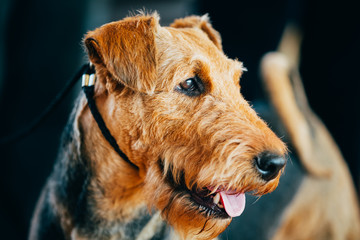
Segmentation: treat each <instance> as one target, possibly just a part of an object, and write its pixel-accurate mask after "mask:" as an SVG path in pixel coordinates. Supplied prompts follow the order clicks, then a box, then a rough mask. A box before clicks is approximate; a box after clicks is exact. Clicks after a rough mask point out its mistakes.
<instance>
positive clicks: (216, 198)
mask: <svg viewBox="0 0 360 240" xmlns="http://www.w3.org/2000/svg"><path fill="white" fill-rule="evenodd" d="M213 201H214V203H215V204H218V203H219V201H220V194H219V193H217V194H216V195H215V197H214V198H213Z"/></svg>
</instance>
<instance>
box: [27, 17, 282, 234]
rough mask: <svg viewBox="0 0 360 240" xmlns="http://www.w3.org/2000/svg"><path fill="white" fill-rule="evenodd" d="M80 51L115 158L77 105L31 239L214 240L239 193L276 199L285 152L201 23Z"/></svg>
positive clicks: (106, 30) (153, 26) (138, 31)
mask: <svg viewBox="0 0 360 240" xmlns="http://www.w3.org/2000/svg"><path fill="white" fill-rule="evenodd" d="M84 44H85V46H86V49H87V51H88V54H89V59H90V61H91V63H92V64H93V65H94V67H95V72H96V82H95V90H94V96H93V99H94V100H95V102H96V107H97V111H98V113H99V114H98V115H100V116H101V117H102V120H103V123H104V125H106V127H107V129H108V135H109V134H111V136H112V137H113V139H114V141H115V145H116V146H118V147H119V149H121V153H123V155H119V151H117V150H116V147H115V148H114V142H111V141H110V140H109V139H108V136H105V135H106V134H104V132H102V131H100V129H99V122H98V121H97V120H95V116H94V113H93V112H92V111H91V110H90V109H89V104H88V100H86V98H85V96H83V95H81V96H80V98H79V99H78V104H77V106H76V107H75V109H74V111H73V114H72V117H71V119H70V124H69V125H68V129H67V130H66V131H65V134H64V137H63V143H62V148H61V151H60V155H59V159H58V161H57V164H56V165H55V168H54V171H53V173H52V175H51V176H50V178H49V180H48V182H47V184H46V186H45V188H44V190H43V192H42V194H41V197H40V200H39V202H38V205H37V208H36V210H35V215H34V217H33V222H32V227H31V232H30V239H166V238H167V239H213V238H216V237H217V236H218V235H219V234H220V233H221V232H222V231H224V230H225V228H226V227H227V226H228V225H229V224H230V222H231V219H232V217H236V216H239V215H240V214H241V213H242V211H243V210H244V207H245V193H251V194H255V195H263V194H266V193H269V192H271V191H273V190H274V189H275V188H276V187H277V185H278V182H279V178H280V175H281V172H282V169H283V167H284V165H285V163H286V158H285V154H286V146H285V145H284V144H283V142H282V141H281V140H280V139H279V138H278V137H277V136H276V135H275V134H274V133H273V132H272V131H271V130H270V129H269V127H268V126H267V124H266V123H265V122H264V121H263V120H261V119H260V118H259V117H258V116H257V114H256V113H255V111H254V110H253V109H252V108H251V107H250V105H249V103H248V102H247V101H246V100H245V99H244V98H243V97H242V95H241V93H240V84H239V79H240V77H241V75H242V73H243V71H244V67H243V65H242V63H241V62H239V61H237V60H232V59H229V58H227V57H226V56H225V54H224V53H223V50H222V45H221V38H220V34H219V33H218V32H217V31H216V30H214V29H213V28H212V26H211V24H210V23H209V21H208V17H207V16H203V17H197V16H191V17H186V18H183V19H178V20H176V21H175V22H174V23H173V24H172V25H171V26H170V27H161V26H160V25H159V17H158V15H157V14H156V13H154V14H151V15H146V14H140V15H137V16H133V17H128V18H125V19H124V20H121V21H118V22H112V23H109V24H106V25H104V26H102V27H100V28H98V29H96V30H94V31H91V32H89V33H88V34H87V35H86V36H85V39H84ZM125 158H126V159H127V160H126V161H125V160H124V159H125Z"/></svg>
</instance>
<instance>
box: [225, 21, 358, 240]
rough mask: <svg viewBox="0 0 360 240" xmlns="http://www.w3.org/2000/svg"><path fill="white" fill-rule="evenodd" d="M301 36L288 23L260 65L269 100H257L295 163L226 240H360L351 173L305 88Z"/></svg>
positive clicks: (234, 224)
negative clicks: (277, 46)
mask: <svg viewBox="0 0 360 240" xmlns="http://www.w3.org/2000/svg"><path fill="white" fill-rule="evenodd" d="M301 38H302V37H301V31H300V29H299V28H298V27H297V26H296V25H294V23H289V24H288V26H287V27H286V28H285V30H284V34H283V37H282V38H281V41H280V44H279V48H278V50H277V51H276V52H270V53H267V54H265V56H264V57H263V59H262V61H261V73H262V79H263V85H264V87H265V89H266V90H267V93H268V100H267V101H265V102H263V101H257V102H253V104H254V108H255V109H256V110H257V112H258V113H259V115H260V116H261V117H262V118H263V119H265V120H266V121H267V122H268V123H269V124H270V126H271V127H272V129H273V130H274V131H275V132H276V133H277V134H278V135H279V136H281V137H282V140H283V141H284V142H286V144H287V146H288V148H289V151H290V153H289V154H288V159H289V161H290V162H291V164H287V166H286V170H285V173H286V174H284V175H283V176H282V178H281V184H280V186H279V187H278V188H277V190H276V191H275V192H273V193H271V194H269V195H268V196H267V197H266V199H265V198H263V199H260V200H258V201H257V202H256V204H253V205H250V206H249V207H248V208H247V211H245V212H244V214H243V215H242V216H241V217H240V218H235V219H234V220H233V221H232V224H231V225H230V226H229V227H228V228H227V230H226V232H225V233H224V234H223V236H222V239H231V240H237V239H239V240H240V239H241V240H248V239H257V240H268V239H272V240H287V239H292V240H308V239H316V240H340V239H341V240H357V239H359V238H360V211H359V200H358V198H357V195H356V190H355V187H354V183H353V181H352V179H351V175H350V172H349V169H348V167H347V165H346V162H345V160H344V158H343V156H342V154H341V152H340V150H339V148H338V147H337V145H336V143H335V141H334V140H333V138H332V137H331V134H330V133H329V131H328V130H327V129H326V127H325V125H324V124H323V123H322V121H321V120H320V119H319V117H318V116H316V114H315V113H314V111H313V110H312V109H311V107H310V105H309V103H308V100H307V97H306V94H305V91H304V87H303V86H302V81H301V76H300V71H299V59H300V46H301ZM248 199H249V198H248ZM250 200H251V199H250ZM259 216H261V217H259ZM249 229H251V230H250V231H249Z"/></svg>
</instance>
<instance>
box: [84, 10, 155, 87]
mask: <svg viewBox="0 0 360 240" xmlns="http://www.w3.org/2000/svg"><path fill="white" fill-rule="evenodd" d="M158 27H159V17H158V15H157V14H153V15H150V16H149V15H148V16H144V15H141V16H135V17H128V18H125V19H124V20H121V21H118V22H112V23H109V24H106V25H103V26H102V27H100V28H98V29H96V30H94V31H91V32H88V33H87V35H86V36H85V40H84V43H85V46H86V48H87V51H88V55H89V58H90V61H91V62H92V63H93V64H95V66H96V65H97V67H99V68H105V70H107V71H108V72H109V73H110V74H111V75H112V77H113V78H114V79H115V80H117V81H119V82H120V83H122V84H124V85H125V86H128V87H130V88H132V89H133V90H136V91H141V92H152V91H154V88H155V81H156V74H157V72H156V66H157V61H156V45H155V34H156V31H157V28H158Z"/></svg>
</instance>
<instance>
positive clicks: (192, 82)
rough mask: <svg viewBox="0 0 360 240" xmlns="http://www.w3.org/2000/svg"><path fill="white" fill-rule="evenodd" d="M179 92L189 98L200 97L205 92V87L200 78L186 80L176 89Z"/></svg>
mask: <svg viewBox="0 0 360 240" xmlns="http://www.w3.org/2000/svg"><path fill="white" fill-rule="evenodd" d="M175 89H176V90H177V91H179V92H181V93H184V94H185V95H188V96H191V97H193V96H199V95H200V94H201V93H203V91H204V85H203V83H202V82H201V80H200V79H199V78H198V77H193V78H189V79H186V80H185V81H183V82H181V83H180V84H179V85H177V86H176V88H175Z"/></svg>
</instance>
